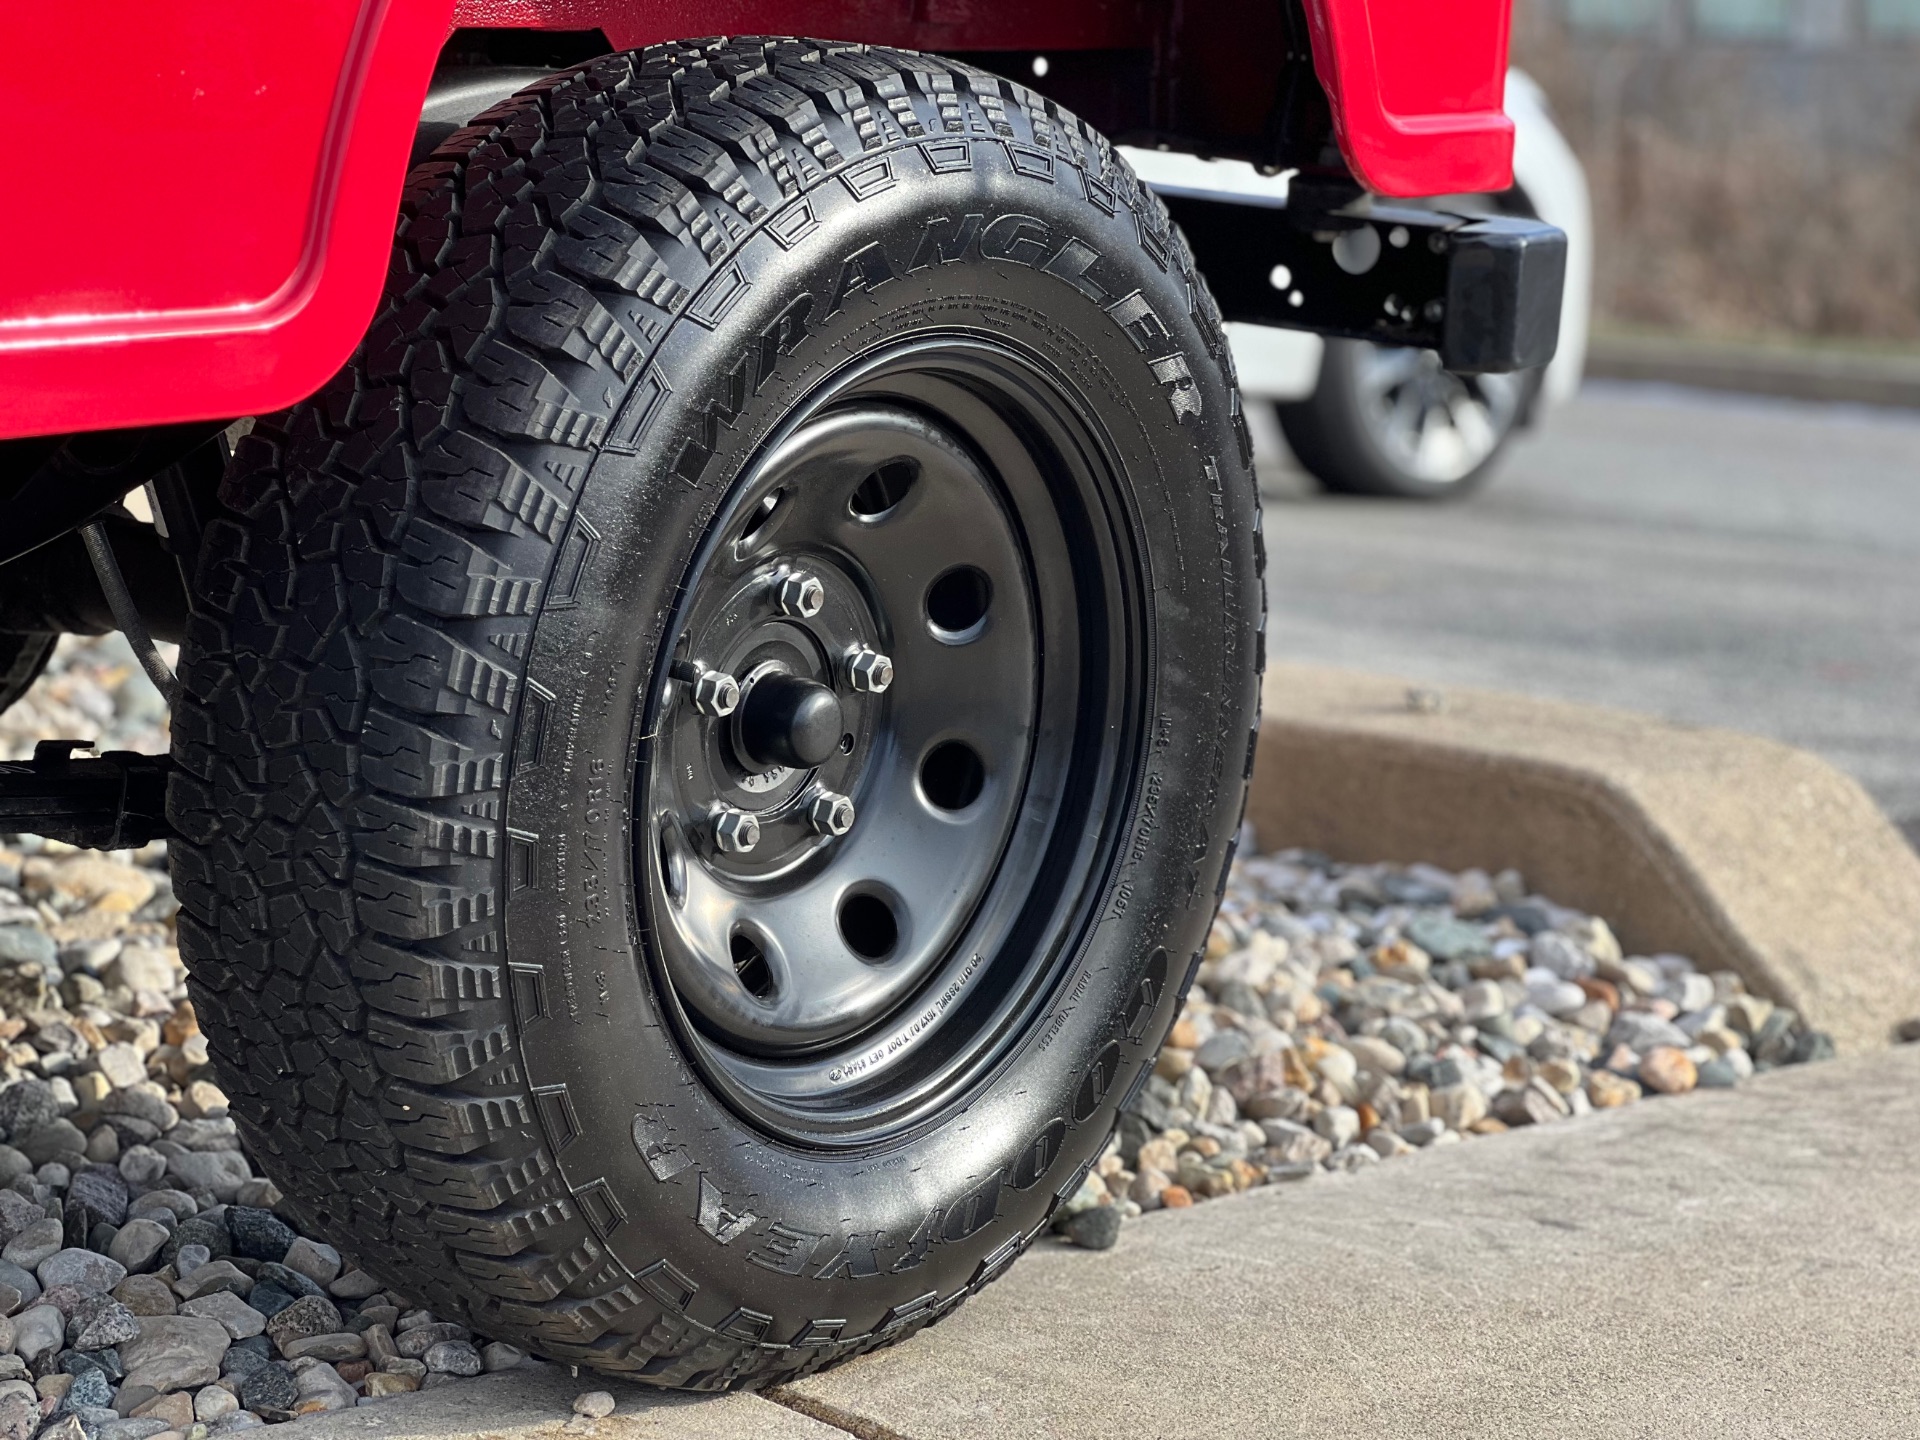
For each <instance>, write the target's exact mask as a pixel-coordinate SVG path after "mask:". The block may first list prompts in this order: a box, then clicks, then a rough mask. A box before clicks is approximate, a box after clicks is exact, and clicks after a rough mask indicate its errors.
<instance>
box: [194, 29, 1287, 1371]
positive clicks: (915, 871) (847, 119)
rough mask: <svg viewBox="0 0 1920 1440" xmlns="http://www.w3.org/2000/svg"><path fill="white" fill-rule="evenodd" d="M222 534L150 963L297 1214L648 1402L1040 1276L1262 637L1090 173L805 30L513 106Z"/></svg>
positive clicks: (1128, 239) (911, 58)
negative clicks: (622, 1381) (1002, 1279)
mask: <svg viewBox="0 0 1920 1440" xmlns="http://www.w3.org/2000/svg"><path fill="white" fill-rule="evenodd" d="M222 498H223V501H224V503H225V505H226V506H227V507H229V512H230V513H228V514H226V515H224V516H223V517H222V518H220V519H218V520H217V521H215V522H214V523H213V524H212V525H211V526H210V527H209V530H208V533H207V537H206V541H205V543H204V546H203V548H202V552H201V558H200V563H199V567H198V571H197V576H196V583H195V587H194V588H195V591H196V594H195V598H194V616H193V619H192V622H191V625H190V633H189V636H188V639H187V643H186V645H185V647H184V649H183V656H182V675H183V687H184V691H185V694H184V697H183V700H182V703H181V706H180V710H179V715H178V718H177V721H176V729H175V742H174V754H175V758H176V760H177V762H178V769H177V775H176V780H175V783H174V787H173V790H172V792H171V796H170V810H171V815H172V818H173V820H174V823H175V825H176V827H177V828H178V830H179V832H180V834H181V836H182V837H183V838H182V839H181V840H180V841H178V842H177V843H176V844H175V846H174V847H173V852H172V853H173V857H174V867H175V876H176V879H175V885H176V889H177V891H178V893H179V895H180V899H181V903H182V906H183V911H182V914H181V918H180V940H181V949H182V952H183V954H184V955H185V957H186V960H187V963H188V965H189V967H190V968H191V972H192V981H191V983H192V989H193V995H194V999H195V1002H196V1004H197V1006H198V1007H199V1013H200V1015H201V1017H202V1024H203V1025H204V1027H205V1028H206V1030H207V1031H208V1033H209V1037H210V1044H211V1047H212V1050H213V1054H214V1056H215V1059H216V1063H217V1065H218V1067H219V1071H220V1074H221V1079H222V1084H223V1085H224V1086H225V1087H226V1088H227V1089H228V1092H229V1094H230V1095H231V1097H232V1101H233V1107H234V1114H235V1116H236V1118H237V1119H238V1121H239V1124H240V1126H241V1128H242V1132H243V1134H244V1136H245V1138H246V1141H247V1143H248V1144H249V1146H250V1147H251V1148H252V1150H253V1153H254V1154H255V1155H256V1157H257V1158H258V1160H259V1162H260V1163H261V1165H262V1166H263V1167H264V1169H265V1170H266V1172H267V1173H268V1174H269V1175H271V1176H272V1177H273V1179H274V1180H275V1181H276V1182H277V1183H278V1184H279V1186H280V1187H281V1188H282V1189H283V1190H284V1191H285V1193H286V1197H287V1200H286V1204H287V1206H288V1207H289V1208H290V1210H291V1212H292V1213H293V1214H294V1215H295V1216H296V1217H297V1218H298V1220H299V1221H300V1222H301V1223H302V1224H303V1225H310V1226H313V1227H315V1228H316V1229H317V1230H318V1231H319V1232H320V1233H324V1234H326V1235H328V1236H330V1237H331V1238H332V1239H333V1240H335V1241H336V1242H337V1243H338V1244H339V1245H340V1246H341V1247H342V1248H343V1249H345V1250H347V1251H348V1252H349V1254H350V1255H352V1256H353V1257H354V1258H355V1259H356V1260H358V1261H359V1262H360V1263H361V1264H363V1265H364V1266H365V1267H366V1268H367V1269H369V1270H371V1271H373V1272H374V1273H375V1274H376V1275H377V1276H379V1277H381V1278H382V1279H383V1280H384V1281H385V1282H387V1283H388V1284H390V1285H391V1286H393V1287H395V1288H396V1289H397V1290H398V1291H399V1292H401V1293H403V1294H405V1295H407V1296H408V1297H410V1298H414V1299H418V1300H420V1301H422V1302H424V1303H428V1304H430V1305H431V1306H432V1307H433V1308H434V1309H435V1310H436V1311H445V1312H447V1313H450V1314H454V1315H458V1316H463V1317H465V1318H466V1320H467V1322H468V1323H470V1324H471V1325H472V1327H473V1328H475V1329H476V1330H479V1331H480V1332H482V1333H484V1334H488V1335H494V1336H500V1337H503V1338H508V1339H511V1340H513V1341H515V1342H517V1343H520V1344H524V1345H528V1346H530V1347H532V1348H533V1349H534V1350H535V1351H537V1352H539V1353H541V1354H543V1355H546V1356H549V1357H551V1358H553V1359H556V1360H562V1361H568V1362H573V1363H578V1364H582V1365H587V1366H591V1367H593V1368H595V1369H598V1370H602V1371H609V1372H615V1373H620V1374H626V1375H631V1376H635V1377H638V1378H641V1379H644V1380H649V1381H653V1382H656V1383H658V1384H661V1385H668V1386H678V1387H685V1388H695V1389H711V1388H719V1387H722V1386H726V1385H730V1384H733V1383H735V1382H743V1381H744V1382H753V1383H756V1384H762V1383H772V1382H775V1381H778V1380H781V1379H786V1378H791V1377H793V1376H795V1375H798V1374H802V1373H805V1372H808V1371H811V1370H813V1369H816V1368H818V1367H819V1366H821V1365H823V1364H825V1363H828V1362H830V1361H833V1360H837V1359H839V1358H842V1357H844V1356H847V1355H850V1354H854V1353H857V1352H859V1351H862V1350H866V1349H870V1348H873V1347H875V1346H878V1345H881V1344H885V1343H888V1342H890V1341H893V1340H896V1339H899V1338H902V1337H904V1336H906V1335H909V1334H911V1333H913V1332H914V1331H915V1330H917V1329H919V1328H920V1327H922V1326H924V1325H926V1324H929V1323H931V1322H932V1321H934V1320H935V1319H937V1318H939V1317H940V1316H942V1315H944V1314H946V1313H948V1312H949V1311H951V1310H952V1309H953V1307H954V1306H956V1305H958V1304H959V1303H960V1302H961V1301H962V1300H963V1299H964V1298H965V1297H966V1296H968V1295H970V1294H972V1293H973V1292H974V1291H976V1290H978V1289H979V1288H980V1287H982V1286H983V1285H985V1284H987V1283H988V1282H989V1281H991V1280H993V1279H994V1278H995V1277H996V1276H998V1275H999V1274H1000V1273H1001V1272H1002V1271H1004V1270H1005V1269H1006V1267H1007V1266H1008V1265H1009V1264H1010V1263H1011V1262H1012V1261H1013V1259H1014V1258H1015V1257H1016V1256H1018V1255H1019V1254H1020V1253H1021V1251H1022V1250H1023V1249H1024V1248H1025V1247H1026V1246H1027V1245H1029V1244H1030V1243H1032V1242H1033V1240H1034V1239H1035V1237H1036V1236H1038V1235H1040V1234H1041V1233H1043V1232H1044V1230H1045V1227H1046V1225H1047V1221H1048V1218H1049V1216H1050V1215H1052V1214H1053V1212H1054V1211H1055V1209H1056V1207H1058V1206H1059V1205H1060V1204H1061V1202H1062V1201H1063V1200H1064V1199H1066V1198H1068V1197H1071V1196H1072V1195H1073V1194H1074V1193H1075V1191H1076V1190H1077V1188H1078V1187H1079V1185H1080V1183H1081V1180H1082V1177H1083V1176H1084V1174H1085V1173H1086V1170H1087V1168H1088V1167H1089V1166H1090V1165H1091V1164H1092V1163H1093V1162H1094V1160H1095V1159H1096V1158H1097V1157H1098V1155H1099V1153H1100V1151H1101V1148H1102V1147H1103V1145H1104V1144H1105V1143H1106V1141H1107V1138H1108V1136H1109V1134H1110V1133H1111V1131H1112V1129H1113V1126H1114V1124H1115V1120H1116V1117H1117V1115H1118V1113H1119V1110H1120V1107H1121V1105H1122V1104H1123V1102H1124V1101H1125V1099H1126V1097H1127V1096H1128V1094H1129V1093H1130V1092H1131V1091H1132V1090H1133V1089H1134V1088H1135V1087H1136V1086H1137V1085H1138V1084H1140V1083H1141V1082H1142V1081H1143V1080H1144V1078H1145V1076H1146V1074H1147V1073H1148V1069H1149V1067H1150V1066H1151V1065H1152V1063H1153V1057H1154V1053H1155V1050H1156V1048H1157V1046H1158V1045H1159V1043H1160V1041H1161V1039H1162V1037H1163V1035H1164V1033H1165V1031H1166V1029H1167V1027H1168V1026H1169V1025H1170V1023H1171V1022H1172V1020H1173V1018H1174V1016H1175V1014H1176V1010H1177V1007H1178V1005H1179V1003H1180V1000H1179V997H1180V995H1181V993H1182V992H1183V990H1184V988H1185V985H1186V983H1187V980H1188V977H1189V976H1190V975H1191V973H1192V967H1193V965H1194V963H1195V962H1196V960H1197V959H1198V956H1199V953H1200V950H1201V947H1202V945H1203V943H1204V937H1205V935H1206V932H1207V928H1208V925H1209V920H1210V916H1211V914H1212V911H1213V908H1214V904H1215V901H1216V898H1217V896H1218V893H1219V890H1220V887H1221V885H1222V882H1223V879H1224V874H1225V867H1226V863H1227V860H1228V857H1229V853H1230V850H1231V848H1232V843H1231V842H1232V837H1233V835H1234V832H1235V828H1236V825H1237V821H1238V817H1239V814H1240V809H1241V804H1242V800H1243V794H1244V788H1245V784H1246V779H1247V774H1248V769H1249V765H1250V757H1251V741H1252V734H1253V726H1254V721H1255V711H1256V703H1257V695H1258V678H1257V670H1258V664H1259V654H1260V644H1261V642H1260V631H1261V623H1262V614H1263V592H1262V587H1261V577H1260V573H1259V571H1260V560H1259V554H1260V551H1259V544H1260V541H1259V533H1258V514H1257V508H1256V500H1255V494H1254V488H1253V481H1252V476H1251V470H1250V454H1249V446H1248V444H1247V441H1246V434H1245V428H1244V426H1243V425H1242V424H1241V423H1240V417H1239V415H1238V411H1237V402H1236V399H1235V395H1234V392H1233V388H1232V384H1231V379H1230V369H1229V362H1228V360H1227V355H1226V345H1225V341H1224V338H1223V336H1222V332H1221V329H1220V326H1219V323H1218V317H1217V313H1216V312H1215V310H1214V308H1213V306H1212V303H1211V301H1210V300H1209V299H1208V297H1207V294H1206V290H1205V288H1204V286H1202V285H1201V284H1200V283H1199V281H1198V279H1197V277H1196V276H1195V274H1194V272H1193V269H1192V264H1191V260H1190V258H1189V256H1188V254H1187V252H1186V249H1185V246H1184V244H1183V242H1182V241H1181V240H1180V238H1179V237H1178V236H1177V235H1176V234H1174V233H1172V232H1171V231H1170V229H1169V226H1168V222H1167V219H1166V215H1165V212H1164V211H1163V210H1162V208H1161V207H1160V205H1159V204H1158V202H1157V201H1156V200H1154V199H1153V197H1152V196H1151V195H1149V194H1148V193H1146V192H1145V191H1144V190H1142V189H1141V188H1140V186H1139V185H1138V184H1137V183H1136V182H1135V180H1134V179H1133V177H1132V175H1131V173H1130V172H1129V171H1128V170H1127V168H1126V166H1125V165H1124V164H1123V163H1122V162H1120V161H1119V160H1117V159H1116V158H1115V157H1114V155H1113V153H1112V151H1111V150H1110V149H1109V148H1108V146H1107V144H1106V143H1105V142H1104V141H1103V140H1102V139H1101V138H1100V137H1099V136H1098V135H1096V134H1095V133H1093V132H1092V131H1091V130H1090V129H1088V128H1087V127H1086V126H1084V125H1082V124H1081V123H1080V122H1079V121H1077V120H1075V119H1074V118H1073V117H1072V116H1070V115H1068V114H1066V113H1064V112H1062V111H1060V110H1059V109H1058V108H1057V107H1055V106H1053V105H1052V104H1051V103H1049V102H1047V101H1044V100H1042V99H1040V98H1039V97H1037V96H1035V95H1033V94H1031V93H1029V92H1027V91H1025V90H1023V89H1021V88H1020V87H1018V86H1016V85H1012V84H1009V83H1008V82H1006V81H1002V80H997V79H995V78H993V77H991V76H988V75H986V74H984V73H982V72H980V71H977V70H973V69H970V68H968V67H966V66H963V65H957V64H953V63H950V62H947V61H942V60H938V59H934V58H931V57H928V56H924V55H914V54H907V53H902V52H897V51H883V50H874V49H867V48H864V47H856V46H828V45H822V44H817V43H814V42H804V41H791V40H764V41H763V40H734V41H728V42H704V41H703V42H694V43H689V44H686V45H667V46H657V47H652V48H649V49H646V50H641V51H636V52H633V53H631V54H623V55H616V56H609V57H607V58H605V59H601V60H596V61H594V62H592V63H590V64H588V65H586V66H584V67H582V68H580V69H579V70H576V71H573V72H569V73H567V74H565V75H563V76H559V77H554V78H552V79H549V80H547V81H543V82H541V83H540V84H537V85H535V86H533V87H532V88H531V89H530V90H528V91H526V92H524V93H523V94H521V95H520V96H517V97H515V98H514V99H512V100H509V101H507V102H505V103H503V104H502V105H500V106H497V107H496V108H495V109H493V110H491V111H489V112H488V113H487V114H486V115H484V116H482V117H481V118H480V120H479V121H477V122H476V123H475V124H474V125H472V126H470V127H468V128H467V129H465V130H463V131H461V132H459V133H458V134H456V135H455V136H454V137H452V138H451V139H450V140H449V141H448V142H447V143H446V144H445V145H444V146H443V147H442V148H441V149H440V150H439V151H438V152H436V155H435V157H434V158H433V159H432V160H431V161H430V162H429V163H427V164H425V165H423V166H422V167H421V168H419V169H417V170H416V171H414V173H413V175H412V177H411V178H410V180H409V182H408V187H407V192H406V197H405V201H404V205H403V219H402V222H401V225H400V229H399V235H398V239H397V241H396V244H395V248H394V252H393V263H392V267H391V270H390V278H389V281H388V285H387V294H386V299H385V302H384V305H383V308H382V309H381V311H380V313H379V314H378V316H377V318H376V319H375V321H374V323H373V326H372V328H371V330H370V332H369V333H368V336H367V338H366V340H365V342H364V343H363V345H362V347H361V349H360V351H359V352H358V353H357V354H356V356H355V357H354V359H353V361H352V362H351V363H350V364H349V365H348V367H347V368H346V369H345V370H344V371H343V372H342V373H341V374H340V375H339V376H338V377H337V378H336V379H335V380H334V381H333V382H332V383H331V384H330V385H329V386H328V388H327V389H326V390H325V391H324V392H322V393H321V394H320V395H318V396H316V397H315V398H314V399H313V400H311V401H309V402H308V403H306V404H304V405H301V406H299V407H298V408H296V409H295V410H293V411H292V412H291V413H289V414H287V415H283V416H280V417H276V418H273V419H271V420H269V421H266V422H263V423H262V424H261V425H260V426H259V427H258V428H256V429H255V430H254V432H253V433H252V435H251V436H249V437H248V438H247V439H246V440H245V441H243V442H242V445H241V447H240V451H239V453H238V454H237V455H236V457H235V462H234V465H233V468H232V469H231V471H230V472H229V475H228V477H227V480H226V482H225V486H224V489H223V497H222Z"/></svg>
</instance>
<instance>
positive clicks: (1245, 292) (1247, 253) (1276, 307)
mask: <svg viewBox="0 0 1920 1440" xmlns="http://www.w3.org/2000/svg"><path fill="white" fill-rule="evenodd" d="M1160 197H1161V199H1162V200H1164V201H1165V202H1166V206H1167V209H1168V211H1169V212H1171V213H1172V215H1173V218H1174V220H1175V222H1176V223H1178V224H1179V226H1180V228H1181V230H1183V231H1184V232H1185V233H1186V237H1187V243H1188V244H1189V245H1190V246H1191V247H1192V249H1193V257H1194V260H1195V262H1196V263H1197V264H1198V265H1199V268H1200V273H1201V275H1202V276H1203V277H1204V278H1205V279H1206V282H1207V287H1208V288H1209V289H1210V290H1212V292H1213V295H1214V299H1215V300H1217V301H1218V302H1219V305H1220V310H1221V313H1222V314H1223V315H1224V316H1225V317H1226V318H1227V319H1229V320H1245V321H1250V322H1253V323H1255V324H1261V325H1281V326H1286V327H1288V328H1290V329H1295V330H1313V331H1317V332H1318V333H1320V334H1322V335H1341V336H1346V337H1348V338H1350V339H1355V340H1374V341H1378V342H1379V343H1381V344H1384V345H1412V346H1417V347H1419V348H1421V349H1425V350H1437V351H1439V352H1440V358H1441V361H1442V363H1443V364H1445V366H1446V367H1447V369H1449V370H1454V371H1458V372H1460V373H1462V374H1485V373H1489V372H1496V371H1509V370H1530V369H1533V368H1534V367H1536V366H1540V365H1545V364H1546V363H1547V362H1548V361H1549V360H1551V359H1552V358H1553V352H1554V347H1555V346H1556V345H1557V344H1558V342H1559V338H1560V292H1561V288H1562V285H1563V284H1564V282H1565V279H1566V269H1567V237H1566V236H1565V235H1564V234H1563V233H1562V232H1560V231H1559V230H1556V229H1554V227H1553V226H1551V225H1547V224H1543V223H1542V222H1540V221H1538V220H1529V219H1522V218H1520V217H1517V216H1508V215H1449V214H1445V213H1442V212H1439V211H1434V210H1420V209H1414V208H1411V207H1407V206H1394V205H1388V204H1372V203H1368V202H1361V204H1360V205H1355V206H1348V207H1345V208H1343V209H1341V210H1336V211H1321V212H1318V213H1314V214H1310V215H1305V214H1300V213H1297V212H1295V211H1292V210H1289V209H1288V208H1287V207H1286V206H1285V205H1274V204H1271V203H1266V204H1262V203H1258V202H1253V201H1248V200H1243V199H1240V198H1237V197H1234V198H1226V197H1222V196H1218V195H1207V196H1201V195H1197V194H1192V193H1186V192H1181V191H1169V190H1164V189H1163V190H1161V191H1160ZM1363 207H1364V208H1363Z"/></svg>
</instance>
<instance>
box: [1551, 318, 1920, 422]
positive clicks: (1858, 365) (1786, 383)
mask: <svg viewBox="0 0 1920 1440" xmlns="http://www.w3.org/2000/svg"><path fill="white" fill-rule="evenodd" d="M1586 373H1587V374H1588V375H1592V376H1596V377H1600V378H1604V379H1608V380H1642V381H1658V382H1664V383H1666V384H1670V385H1690V386H1693V387H1694V388H1696V389H1701V390H1731V391H1736V392H1739V393H1742V394H1747V395H1778V396H1782V397H1785V398H1789V399H1795V400H1827V401H1840V402H1848V403H1852V404H1856V405H1888V406H1899V407H1903V408H1904V407H1920V353H1916V354H1912V355H1901V354H1894V353H1879V352H1875V351H1865V350H1823V349H1815V348H1803V347H1793V348H1789V347H1785V346H1780V347H1774V346H1767V345H1734V344H1724V343H1717V342H1713V341H1702V340H1686V339H1681V338H1678V337H1670V336H1660V335H1604V334H1603V335H1596V336H1594V337H1593V338H1592V339H1591V340H1590V341H1589V342H1588V344H1587V364H1586Z"/></svg>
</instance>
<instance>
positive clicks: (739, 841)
mask: <svg viewBox="0 0 1920 1440" xmlns="http://www.w3.org/2000/svg"><path fill="white" fill-rule="evenodd" d="M713 843H714V844H716V845H718V846H719V847H720V848H721V849H722V850H725V851H726V852H727V853H728V854H729V855H744V854H746V853H747V852H748V851H749V850H751V849H753V847H754V846H756V845H758V844H759V843H760V822H759V821H758V820H756V819H754V817H753V816H751V815H749V814H748V813H747V812H746V811H744V810H735V809H734V808H733V807H732V806H730V805H729V806H724V807H722V808H721V809H720V810H718V811H717V812H715V814H714V817H713Z"/></svg>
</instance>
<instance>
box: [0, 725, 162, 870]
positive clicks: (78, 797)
mask: <svg viewBox="0 0 1920 1440" xmlns="http://www.w3.org/2000/svg"><path fill="white" fill-rule="evenodd" d="M88 748H91V744H90V742H89V741H85V740H42V741H41V742H40V743H39V744H38V745H36V746H34V748H33V759H31V760H12V761H6V762H4V763H0V833H4V834H11V833H14V832H17V831H26V832H28V833H30V834H34V835H44V836H46V837H47V838H48V839H50V840H64V841H65V842H66V843H67V844H69V845H80V846H85V847H87V848H89V849H94V850H130V849H133V848H135V847H138V846H141V845H145V844H146V843H147V842H148V841H150V840H158V839H161V838H162V837H164V836H166V835H169V834H171V833H172V830H171V828H170V827H169V826H168V824H167V815H166V807H167V772H168V771H169V770H170V769H172V767H173V762H172V760H171V759H169V758H168V757H167V756H165V755H137V754H135V753H134V752H133V751H131V750H109V751H108V752H107V753H106V754H104V755H100V756H97V757H95V758H93V759H81V760H76V759H75V758H74V757H73V751H75V750H81V749H88Z"/></svg>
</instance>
